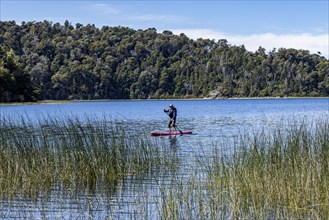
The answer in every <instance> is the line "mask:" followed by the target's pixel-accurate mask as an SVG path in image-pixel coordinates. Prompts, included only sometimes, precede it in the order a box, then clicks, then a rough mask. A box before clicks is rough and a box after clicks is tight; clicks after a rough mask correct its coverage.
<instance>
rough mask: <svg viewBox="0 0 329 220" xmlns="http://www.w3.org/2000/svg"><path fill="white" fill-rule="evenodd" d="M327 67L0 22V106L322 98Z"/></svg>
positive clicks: (149, 36) (182, 38) (150, 33)
mask: <svg viewBox="0 0 329 220" xmlns="http://www.w3.org/2000/svg"><path fill="white" fill-rule="evenodd" d="M328 95H329V61H328V59H326V58H325V57H323V56H321V54H320V53H318V54H310V52H309V51H307V50H297V49H290V48H279V49H278V50H276V49H275V48H273V50H272V51H270V52H266V51H265V49H264V48H262V47H261V46H260V47H259V49H258V50H257V51H255V52H251V51H248V50H246V49H245V47H244V46H243V45H242V46H236V45H230V44H229V43H228V41H227V40H226V39H221V40H218V41H214V40H209V39H198V40H192V39H189V38H188V37H187V36H186V35H184V34H180V35H174V34H173V33H172V32H171V31H164V32H162V33H158V32H157V30H156V29H154V28H150V29H147V30H133V29H130V28H127V27H121V26H118V27H108V26H103V27H102V28H97V27H95V26H94V25H90V24H88V25H85V26H84V25H82V24H79V23H78V24H76V25H75V26H73V25H72V24H71V23H70V22H69V21H66V22H65V23H64V24H63V25H61V24H59V23H52V22H49V21H44V22H23V23H22V24H20V25H18V24H16V23H15V22H14V21H8V22H0V102H13V101H35V100H49V99H53V100H72V99H148V98H151V99H152V98H207V97H208V98H209V97H210V98H227V97H277V96H280V97H285V96H328Z"/></svg>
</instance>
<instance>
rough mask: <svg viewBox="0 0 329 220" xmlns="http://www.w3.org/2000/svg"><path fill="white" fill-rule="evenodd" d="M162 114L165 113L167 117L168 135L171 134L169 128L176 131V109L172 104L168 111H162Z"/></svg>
mask: <svg viewBox="0 0 329 220" xmlns="http://www.w3.org/2000/svg"><path fill="white" fill-rule="evenodd" d="M163 111H164V112H166V113H167V114H168V116H169V119H170V120H169V123H168V128H169V133H171V128H172V127H173V128H174V129H175V132H177V131H176V117H177V109H176V108H175V107H174V105H173V104H170V105H169V109H168V110H166V109H163Z"/></svg>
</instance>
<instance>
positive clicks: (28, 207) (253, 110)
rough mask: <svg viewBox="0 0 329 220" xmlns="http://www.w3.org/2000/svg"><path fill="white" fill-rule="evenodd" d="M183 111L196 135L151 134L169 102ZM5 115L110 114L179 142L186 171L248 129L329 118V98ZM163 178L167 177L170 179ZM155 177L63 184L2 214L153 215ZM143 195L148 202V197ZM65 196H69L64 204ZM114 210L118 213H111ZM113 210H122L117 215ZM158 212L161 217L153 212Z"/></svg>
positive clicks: (10, 204)
mask: <svg viewBox="0 0 329 220" xmlns="http://www.w3.org/2000/svg"><path fill="white" fill-rule="evenodd" d="M171 103H172V104H174V105H175V107H176V108H177V110H178V119H177V125H178V128H179V129H180V130H186V129H189V130H192V131H193V135H184V136H177V137H150V135H149V132H150V131H152V130H166V129H167V128H166V125H167V122H168V116H167V115H166V114H165V113H164V112H163V109H164V108H166V109H167V108H168V106H169V104H171ZM0 115H8V116H10V117H11V118H13V119H15V118H19V117H21V116H23V117H26V118H27V120H29V121H31V122H36V123H37V122H39V121H42V120H43V119H44V118H47V117H65V116H74V117H79V118H82V119H83V118H86V117H90V116H92V117H97V118H102V117H107V118H110V119H111V120H113V121H115V122H117V123H120V125H122V126H123V127H124V128H125V129H126V130H127V131H128V132H129V133H130V135H132V136H138V137H141V138H147V139H150V140H152V141H153V140H155V141H161V142H163V143H164V144H165V145H168V147H173V149H174V150H175V151H176V152H177V154H178V155H179V157H180V158H181V159H182V161H183V165H184V167H183V168H182V169H183V172H184V173H188V172H186V171H193V170H195V169H198V164H196V163H194V161H195V158H200V157H205V155H207V151H211V150H213V148H214V147H215V146H216V147H220V146H221V145H223V144H224V143H225V149H229V146H230V143H231V142H230V141H232V140H233V139H232V138H233V137H236V136H238V135H240V134H243V133H252V132H257V131H260V130H262V129H271V128H275V127H278V126H279V127H281V128H282V127H283V128H284V127H288V126H290V125H291V124H292V123H302V122H303V123H307V124H309V125H312V123H314V122H321V121H323V120H324V119H325V118H329V98H321V99H309V98H308V99H254V100H248V99H246V100H165V101H159V100H157V101H153V100H151V101H103V102H72V103H66V104H42V105H16V106H0ZM165 180H166V177H162V178H161V181H165ZM161 181H160V180H159V179H157V180H154V179H152V178H149V179H144V180H143V181H142V183H140V181H135V180H134V179H132V180H126V181H124V182H122V183H120V184H119V186H117V187H118V189H117V190H115V192H114V193H113V195H111V196H110V199H109V195H104V192H103V191H100V192H92V193H90V192H88V191H86V192H85V193H83V194H81V195H79V196H77V195H75V196H74V197H71V196H70V195H67V194H66V193H65V192H63V191H61V189H60V188H59V189H54V191H53V192H52V195H51V196H48V197H47V199H46V200H41V199H40V200H37V201H31V200H29V199H27V198H19V197H18V198H17V199H15V200H6V199H3V200H0V207H1V208H0V213H1V214H0V217H2V218H11V217H20V218H22V217H28V218H30V217H33V218H47V217H51V218H54V217H56V216H58V217H60V218H66V219H69V218H79V216H80V217H81V218H89V217H92V218H104V217H106V216H109V215H110V216H112V217H115V218H118V219H124V218H130V217H131V216H130V214H129V213H134V212H138V211H140V206H138V205H136V204H140V203H143V202H145V201H144V200H145V195H147V203H148V205H147V206H148V208H149V210H150V211H149V212H150V216H152V214H151V212H152V207H153V206H156V205H155V204H156V202H154V200H156V199H155V198H156V196H157V195H158V194H159V193H160V189H161V187H159V184H160V182H161ZM142 200H143V201H142ZM63 201H65V202H64V203H63ZM109 213H112V214H109ZM113 213H117V214H116V215H114V216H113ZM153 217H156V216H153Z"/></svg>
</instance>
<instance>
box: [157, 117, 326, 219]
mask: <svg viewBox="0 0 329 220" xmlns="http://www.w3.org/2000/svg"><path fill="white" fill-rule="evenodd" d="M235 143H236V145H235V147H234V150H233V152H232V154H229V155H228V154H226V155H224V154H223V151H221V150H218V149H216V150H215V151H214V153H213V154H212V157H213V158H214V159H213V162H212V163H211V164H209V165H207V164H206V163H202V164H200V166H205V167H207V168H206V170H207V172H206V176H205V175H204V174H202V173H200V172H199V173H194V174H192V175H191V176H190V178H189V179H188V180H187V181H182V182H181V183H178V184H177V181H173V183H172V184H171V185H168V186H162V187H161V192H162V194H161V198H162V200H161V201H159V204H161V207H159V208H158V209H159V210H161V211H159V212H161V218H164V219H172V218H173V219H194V218H197V219H328V218H329V175H328V174H329V124H328V123H322V124H318V125H316V126H315V127H310V126H307V125H305V124H302V125H293V126H291V127H290V128H287V129H282V128H278V129H276V130H274V131H266V132H265V131H263V132H260V133H258V134H254V135H246V136H241V139H240V140H238V141H236V142H235ZM224 151H225V150H224ZM225 152H226V151H225ZM226 153H227V152H226ZM200 161H202V160H200Z"/></svg>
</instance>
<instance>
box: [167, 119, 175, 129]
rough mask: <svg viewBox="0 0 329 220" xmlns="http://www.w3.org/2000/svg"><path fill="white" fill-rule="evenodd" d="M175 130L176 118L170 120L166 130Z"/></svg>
mask: <svg viewBox="0 0 329 220" xmlns="http://www.w3.org/2000/svg"><path fill="white" fill-rule="evenodd" d="M171 127H173V128H176V118H171V119H170V121H169V123H168V128H171Z"/></svg>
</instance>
